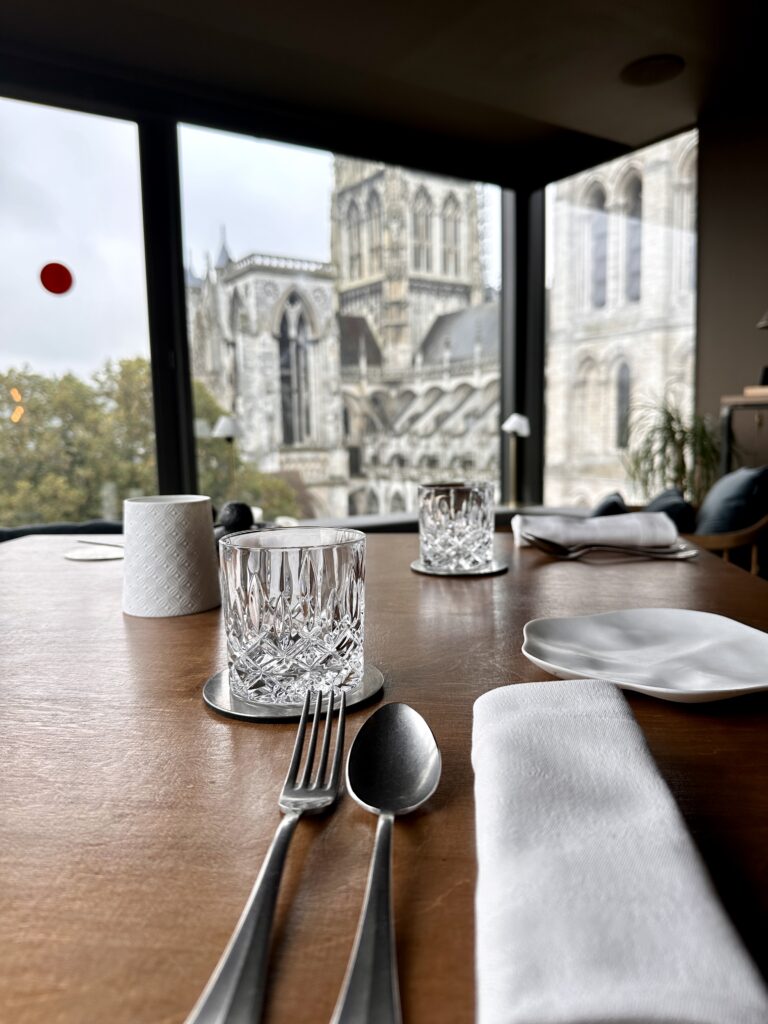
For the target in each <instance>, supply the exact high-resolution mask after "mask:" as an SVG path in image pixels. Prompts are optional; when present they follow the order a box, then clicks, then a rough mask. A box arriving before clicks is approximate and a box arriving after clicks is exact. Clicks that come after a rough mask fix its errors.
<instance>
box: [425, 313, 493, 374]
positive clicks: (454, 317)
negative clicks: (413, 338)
mask: <svg viewBox="0 0 768 1024" xmlns="http://www.w3.org/2000/svg"><path fill="white" fill-rule="evenodd" d="M499 317H500V308H499V303H498V302H484V303H483V304H482V305H481V306H470V307H469V308H468V309H461V310H459V311H458V312H457V313H445V314H444V315H443V316H439V317H438V318H437V319H436V320H435V322H434V323H433V324H432V326H431V327H430V329H429V331H428V332H427V336H426V338H425V339H424V341H423V342H422V343H421V349H420V351H421V354H422V358H423V361H424V363H440V362H442V359H443V353H444V351H445V343H446V340H449V341H450V348H451V362H452V363H455V362H463V361H464V360H467V359H473V358H474V355H475V344H476V342H478V341H479V343H480V358H481V359H498V356H499V340H500V337H501V329H500V321H499Z"/></svg>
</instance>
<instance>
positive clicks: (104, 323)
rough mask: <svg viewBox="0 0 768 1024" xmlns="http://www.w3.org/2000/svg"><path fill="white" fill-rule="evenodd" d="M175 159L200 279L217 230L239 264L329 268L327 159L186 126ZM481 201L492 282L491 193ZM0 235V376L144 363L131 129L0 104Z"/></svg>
mask: <svg viewBox="0 0 768 1024" xmlns="http://www.w3.org/2000/svg"><path fill="white" fill-rule="evenodd" d="M180 154H181V166H182V195H183V199H182V203H183V214H184V244H185V250H186V252H187V253H188V254H189V255H191V259H192V263H193V266H194V269H195V270H196V271H197V273H198V274H199V273H201V272H202V271H203V269H204V267H205V254H206V253H207V252H210V254H211V256H212V258H213V259H214V260H215V258H216V256H217V254H218V248H219V244H220V231H221V226H222V225H224V226H226V232H227V242H228V245H229V249H230V252H231V254H232V256H233V257H234V258H236V259H237V258H240V257H242V256H245V255H247V254H248V253H251V252H261V253H269V254H272V255H281V256H296V257H305V258H308V259H317V260H328V259H329V258H330V217H329V212H330V192H331V187H332V177H333V164H332V156H331V154H330V153H326V152H321V151H318V150H310V149H303V148H300V147H296V146H286V145H281V144H277V143H273V142H259V141H257V140H254V139H251V138H247V137H243V136H237V135H230V134H225V133H223V132H213V131H208V130H204V129H199V128H182V129H181V132H180ZM486 194H487V199H486V203H485V208H486V223H487V230H486V236H487V239H488V244H487V245H486V268H487V274H488V280H489V282H490V283H492V284H496V285H497V284H498V280H499V276H500V245H499V241H500V208H499V206H500V200H499V190H498V189H496V188H490V187H489V188H488V189H486ZM0 238H1V239H2V257H0V258H1V259H2V273H0V370H7V369H9V368H10V367H20V366H22V365H24V364H28V365H29V366H30V367H31V368H32V369H33V370H39V371H41V372H45V373H51V372H54V373H63V372H65V371H67V370H72V371H74V372H76V373H78V374H88V373H90V372H92V371H93V370H94V369H97V368H98V367H100V366H101V365H103V363H104V362H105V361H106V359H108V358H112V359H119V358H123V357H126V356H132V355H147V354H148V352H149V342H148V335H147V322H146V285H145V281H144V255H143V240H142V225H141V200H140V184H139V164H138V143H137V130H136V126H135V125H133V124H132V123H129V122H121V121H115V120H113V119H109V118H102V117H95V116H92V115H88V114H79V113H74V112H71V111H62V110H57V109H54V108H50V107H42V106H38V105H36V104H30V103H22V102H18V101H15V100H6V99H0ZM491 242H493V243H494V244H491ZM50 262H59V263H64V264H65V265H66V266H67V267H69V269H70V270H71V271H72V273H73V275H74V279H75V283H74V286H73V288H72V289H71V290H70V291H69V292H67V293H66V294H64V295H52V294H50V293H49V292H47V291H45V289H44V288H43V287H42V285H41V284H40V279H39V274H40V270H41V268H42V267H43V266H44V265H45V264H46V263H50Z"/></svg>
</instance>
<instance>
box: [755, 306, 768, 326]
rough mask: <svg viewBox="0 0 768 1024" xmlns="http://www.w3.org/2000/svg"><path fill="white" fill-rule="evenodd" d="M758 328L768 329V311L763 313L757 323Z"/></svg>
mask: <svg viewBox="0 0 768 1024" xmlns="http://www.w3.org/2000/svg"><path fill="white" fill-rule="evenodd" d="M757 326H758V327H768V309H766V311H765V312H764V313H763V315H762V316H761V317H760V319H759V320H758V321H757Z"/></svg>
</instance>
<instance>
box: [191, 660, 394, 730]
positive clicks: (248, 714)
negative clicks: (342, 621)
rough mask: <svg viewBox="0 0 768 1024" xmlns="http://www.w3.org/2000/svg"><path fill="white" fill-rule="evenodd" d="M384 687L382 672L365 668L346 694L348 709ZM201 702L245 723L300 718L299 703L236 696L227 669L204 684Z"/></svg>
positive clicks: (368, 667)
mask: <svg viewBox="0 0 768 1024" xmlns="http://www.w3.org/2000/svg"><path fill="white" fill-rule="evenodd" d="M383 686H384V676H383V675H382V674H381V672H380V671H379V670H378V669H377V668H376V666H375V665H366V666H365V669H364V670H363V679H362V682H361V683H360V685H359V686H357V687H355V689H354V690H350V691H349V692H348V693H347V710H348V711H351V710H353V709H354V708H355V707H357V706H358V705H363V704H365V703H367V702H368V701H371V700H372V699H373V698H374V697H375V696H376V694H377V693H379V691H380V690H381V688H382V687H383ZM203 700H204V701H205V703H206V704H207V705H208V707H209V708H213V710H214V711H218V712H219V714H221V715H226V716H227V717H228V718H239V719H242V720H243V721H246V722H293V721H297V720H298V719H299V718H300V717H301V704H251V703H249V702H248V701H245V700H240V698H239V697H235V696H234V695H233V694H232V692H231V690H230V689H229V669H226V668H224V669H222V670H221V672H217V673H216V675H215V676H211V678H210V679H209V680H208V681H207V682H206V683H205V685H204V686H203Z"/></svg>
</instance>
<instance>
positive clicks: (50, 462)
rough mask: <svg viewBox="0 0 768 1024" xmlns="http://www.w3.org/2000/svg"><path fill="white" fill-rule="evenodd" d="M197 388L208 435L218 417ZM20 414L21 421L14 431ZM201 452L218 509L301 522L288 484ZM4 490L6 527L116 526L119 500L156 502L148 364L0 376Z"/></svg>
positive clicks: (208, 447)
mask: <svg viewBox="0 0 768 1024" xmlns="http://www.w3.org/2000/svg"><path fill="white" fill-rule="evenodd" d="M193 387H194V403H195V414H196V416H197V417H198V418H199V419H203V420H205V421H207V422H208V423H209V424H210V425H211V426H212V425H213V423H215V421H216V419H217V418H218V417H219V416H220V415H221V414H222V413H223V410H222V409H221V407H220V406H219V405H218V404H217V402H216V400H215V399H214V398H213V396H212V395H211V394H210V392H209V391H208V390H207V389H206V388H205V386H204V385H203V384H202V383H200V382H199V381H195V382H194V385H193ZM13 389H17V390H18V392H20V394H21V401H20V402H17V401H15V400H14V399H13V398H12V396H11V392H12V390H13ZM17 406H21V407H22V408H23V410H24V413H23V415H22V416H21V418H20V419H18V422H14V421H13V420H12V418H11V415H12V413H13V410H14V409H15V408H16V407H17ZM16 416H17V417H18V413H17V414H16ZM197 444H198V475H199V489H200V493H202V494H208V495H210V497H211V499H212V500H213V503H214V505H215V506H216V507H221V505H222V504H223V502H225V501H227V500H230V499H231V500H237V501H245V502H247V503H248V504H250V505H259V506H261V508H262V509H263V510H264V515H265V517H266V518H274V517H275V516H277V515H297V514H298V512H299V506H298V502H297V496H296V492H295V491H294V489H293V488H292V487H291V486H290V484H289V483H288V482H287V481H285V480H283V479H282V478H280V477H277V476H274V475H270V474H266V473H260V472H259V471H258V470H257V469H256V468H255V467H254V466H252V465H250V464H248V463H246V462H244V461H243V460H242V459H241V458H240V456H239V454H238V453H237V451H236V450H235V449H234V448H233V447H231V446H232V445H233V444H235V442H228V441H226V440H223V439H220V438H205V439H199V440H198V443H197ZM0 481H2V485H1V486H0V524H2V525H5V526H13V525H17V524H21V523H48V522H59V521H72V522H80V521H83V520H86V519H96V518H101V517H102V516H106V517H107V518H111V517H119V516H120V514H121V508H122V500H123V498H127V497H131V496H134V495H139V494H154V493H156V492H157V469H156V462H155V432H154V416H153V407H152V387H151V377H150V366H149V363H148V361H147V360H146V359H141V358H135V359H121V360H120V361H118V362H112V361H110V362H107V363H106V364H105V365H104V366H103V367H102V368H101V369H100V370H99V371H97V372H96V373H94V374H93V376H92V378H91V379H90V380H82V379H81V378H79V377H76V376H74V375H73V374H69V373H68V374H64V375H63V376H46V375H43V374H39V373H34V372H33V371H32V370H31V369H29V368H28V367H25V368H24V369H21V370H9V371H8V372H6V373H0Z"/></svg>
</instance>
